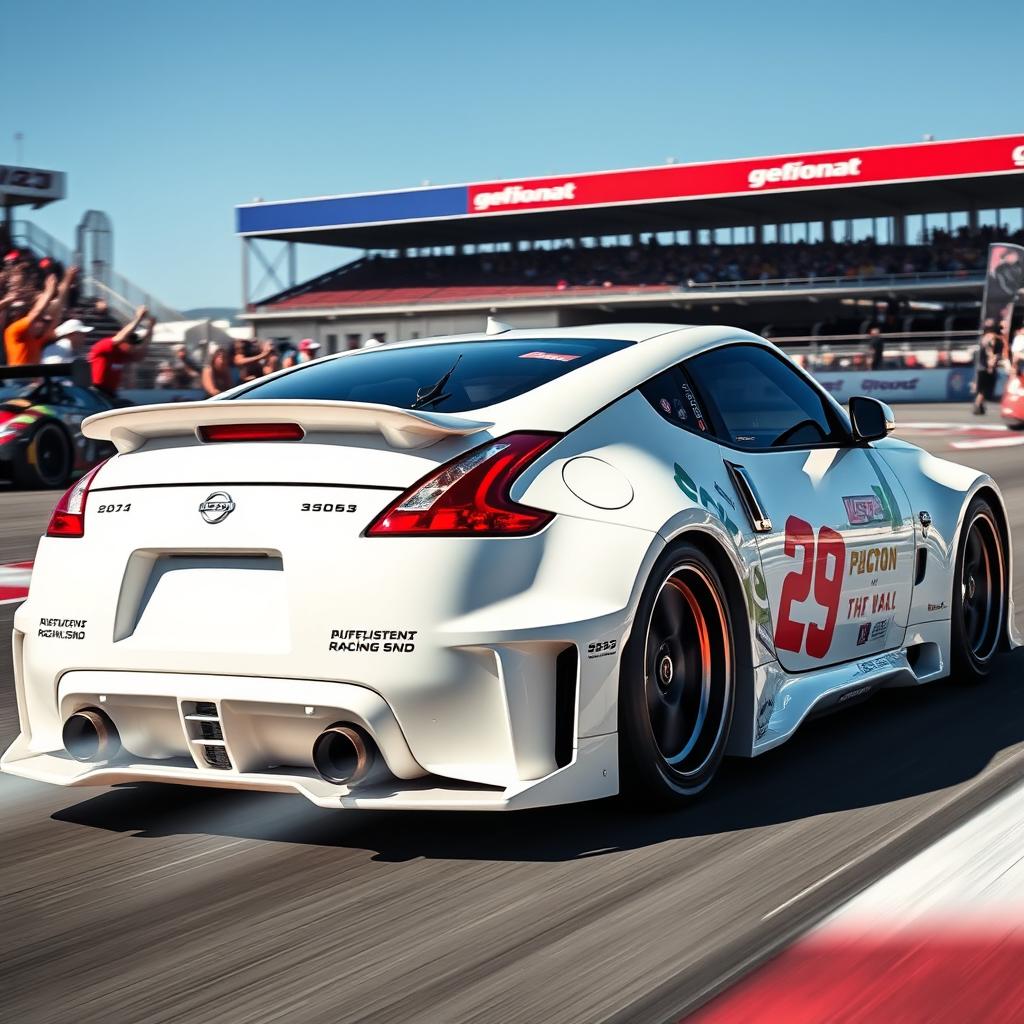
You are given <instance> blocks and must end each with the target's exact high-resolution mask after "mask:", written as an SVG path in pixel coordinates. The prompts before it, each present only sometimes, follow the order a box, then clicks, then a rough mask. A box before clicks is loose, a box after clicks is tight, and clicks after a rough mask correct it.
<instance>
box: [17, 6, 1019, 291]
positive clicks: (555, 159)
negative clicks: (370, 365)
mask: <svg viewBox="0 0 1024 1024" xmlns="http://www.w3.org/2000/svg"><path fill="white" fill-rule="evenodd" d="M2 11H3V18H2V29H0V162H13V160H14V157H15V146H14V142H13V135H14V133H15V132H16V131H21V132H24V134H25V142H24V161H25V163H27V164H29V165H33V166H39V167H49V168H56V169H59V170H66V171H67V172H68V184H69V198H68V200H67V201H65V202H63V203H60V204H56V205H54V206H52V207H50V208H48V209H46V210H42V211H39V212H37V213H35V214H32V215H31V216H32V217H33V218H34V219H35V220H36V221H37V223H39V224H40V225H41V226H42V227H44V228H46V229H47V230H48V231H50V232H51V233H53V234H55V235H57V236H58V237H60V238H62V239H63V240H66V241H68V242H70V241H71V239H72V234H73V228H74V225H75V224H76V223H77V221H78V218H79V217H80V215H81V213H82V211H83V210H86V209H89V208H97V209H101V210H105V211H107V213H109V214H110V216H111V217H112V219H113V222H114V232H115V246H116V253H115V256H116V258H115V262H116V266H117V269H118V270H119V271H120V272H121V273H123V274H125V275H126V276H128V277H130V278H132V279H134V280H135V281H137V282H138V283H139V284H142V285H144V286H146V287H147V288H149V289H151V290H152V291H153V292H154V293H155V294H157V295H159V296H161V297H162V298H164V299H165V300H166V301H168V302H170V303H172V304H175V305H177V306H178V307H179V308H185V307H190V306H197V305H235V304H237V303H238V301H239V291H240V284H239V281H240V273H239V255H238V242H237V240H236V239H235V237H234V236H233V233H232V232H233V207H234V205H235V204H236V203H238V202H247V201H249V200H251V199H252V198H254V197H256V196H259V197H262V198H264V199H286V198H293V197H296V196H303V195H325V194H331V193H336V192H352V191H362V190H372V189H382V188H395V187H402V186H408V185H418V184H421V183H422V182H423V181H424V180H430V181H431V182H433V183H436V184H440V183H447V182H460V181H467V180H474V179H491V178H501V177H514V176H520V175H522V176H534V175H541V174H547V173H563V172H570V171H585V170H603V169H610V168H615V167H630V166H634V167H635V166H641V165H646V164H659V163H663V162H664V161H665V159H666V158H667V157H669V156H672V157H675V158H676V159H677V160H678V161H680V162H683V161H687V160H706V159H716V158H725V157H738V156H756V155H758V154H772V153H781V152H786V151H800V150H804V149H817V148H830V147H846V146H863V145H872V144H876V143H893V142H906V141H917V140H919V139H920V138H921V137H922V135H923V134H924V133H926V132H930V133H932V134H934V135H935V136H936V137H937V138H956V137H963V136H972V135H988V134H998V133H1005V132H1012V131H1016V130H1019V129H1020V128H1021V124H1022V122H1024V117H1022V115H1021V105H1020V80H1019V79H1020V76H1019V74H1017V73H1016V72H1015V71H1014V68H1016V67H1019V61H1020V53H1019V46H1020V40H1021V39H1022V38H1024V34H1022V31H1021V30H1022V29H1024V3H1019V2H1018V3H1008V4H1004V5H1002V6H1001V7H1000V8H999V13H998V16H997V15H996V14H995V12H994V9H992V8H990V7H973V8H972V7H969V6H968V5H966V4H964V3H962V2H946V0H938V2H927V3H926V2H920V0H913V2H911V0H901V2H897V0H888V2H886V3H879V2H875V0H861V2H858V3H856V4H839V3H821V2H818V3H812V2H810V0H807V2H805V3H785V2H774V3H765V2H763V0H761V2H750V3H748V2H745V0H728V2H720V0H719V2H714V3H692V2H681V0H680V2H669V0H662V2H653V0H628V2H604V0H581V2H575V0H574V2H565V3H558V2H554V0H551V2H547V3H542V2H534V0H516V2H514V3H509V2H506V3H501V4H497V3H490V4H488V3H483V2H480V0H476V2H462V0H459V2H444V0H422V2H414V0H409V2H393V0H376V2H366V0H359V2H342V0H337V2H327V0H324V2H309V0H288V2H281V0H277V2H265V0H204V2H201V3H200V2H195V0H175V2H173V3H170V2H168V3H160V2H157V0H132V2H127V0H113V2H97V0H77V2H73V0H47V2H45V3H44V2H39V3H33V2H31V0H21V2H13V3H8V4H4V5H3V7H2ZM994 19H995V20H994ZM1000 68H1002V70H1001V71H1000ZM1004 76H1005V80H1007V81H1009V82H1010V83H1011V85H1010V86H1009V88H1008V89H1007V87H1006V86H1003V87H1000V86H999V82H1000V79H1001V78H1003V77H1004ZM339 262H340V261H339ZM305 267H306V268H308V269H310V270H313V269H314V268H315V269H317V270H319V269H322V265H321V264H319V263H315V262H314V261H312V260H310V261H308V262H307V263H306V264H305ZM302 268H303V264H301V263H300V269H302Z"/></svg>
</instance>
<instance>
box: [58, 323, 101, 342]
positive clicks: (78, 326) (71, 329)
mask: <svg viewBox="0 0 1024 1024" xmlns="http://www.w3.org/2000/svg"><path fill="white" fill-rule="evenodd" d="M91 330H92V328H91V327H86V326H85V324H83V323H82V321H81V320H65V321H64V323H62V324H61V325H60V327H58V328H57V330H55V331H54V332H53V336H54V337H55V338H66V337H67V336H68V335H69V334H88V333H89V332H90V331H91Z"/></svg>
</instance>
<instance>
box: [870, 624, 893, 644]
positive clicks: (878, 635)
mask: <svg viewBox="0 0 1024 1024" xmlns="http://www.w3.org/2000/svg"><path fill="white" fill-rule="evenodd" d="M890 622H892V619H891V618H889V619H879V620H878V621H877V622H874V623H872V625H871V639H872V640H873V641H874V642H876V643H877V642H878V641H879V640H884V639H885V638H886V637H887V636H888V635H889V623H890Z"/></svg>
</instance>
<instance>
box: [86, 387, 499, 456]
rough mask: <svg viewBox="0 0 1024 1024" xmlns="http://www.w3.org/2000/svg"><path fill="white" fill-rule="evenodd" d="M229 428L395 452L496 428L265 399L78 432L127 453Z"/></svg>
mask: <svg viewBox="0 0 1024 1024" xmlns="http://www.w3.org/2000/svg"><path fill="white" fill-rule="evenodd" d="M227 423H232V424H234V423H297V424H298V425H299V426H300V427H302V429H303V430H304V431H305V432H306V433H310V432H312V431H330V432H341V433H348V434H381V435H382V436H383V437H384V439H385V440H386V441H387V442H388V444H390V445H391V446H392V447H393V448H425V447H426V446H427V445H431V444H434V443H435V442H437V441H440V440H441V439H442V438H444V437H452V436H465V435H467V434H475V433H478V432H479V431H481V430H486V429H487V428H488V427H492V426H494V424H493V423H491V422H485V421H483V420H470V419H464V418H463V417H461V416H451V415H448V414H445V413H438V412H425V411H423V410H419V409H417V410H412V409H398V408H395V407H394V406H390V405H367V404H364V403H362V402H322V401H307V400H305V399H276V398H264V399H248V400H247V399H231V400H228V401H223V402H176V403H174V404H168V405H144V406H137V407H135V408H131V409H111V410H110V411H109V412H101V413H97V414H96V415H95V416H90V417H89V418H88V419H87V420H85V421H84V422H83V424H82V433H83V434H85V436H86V437H92V438H95V439H96V440H97V441H110V442H111V443H112V444H113V445H114V446H115V447H116V448H117V450H118V451H119V452H121V453H122V454H125V453H127V452H133V451H135V450H136V449H138V448H141V447H142V446H143V445H144V444H145V443H146V441H148V440H149V439H150V438H155V437H181V438H185V437H195V436H196V430H197V429H198V428H199V427H208V426H216V425H218V424H227Z"/></svg>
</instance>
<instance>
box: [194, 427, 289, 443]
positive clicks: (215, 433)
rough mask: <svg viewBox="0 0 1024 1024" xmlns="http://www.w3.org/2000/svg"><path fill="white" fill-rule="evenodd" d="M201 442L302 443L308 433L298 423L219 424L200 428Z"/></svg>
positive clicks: (198, 430)
mask: <svg viewBox="0 0 1024 1024" xmlns="http://www.w3.org/2000/svg"><path fill="white" fill-rule="evenodd" d="M196 432H197V433H198V434H199V440H200V441H206V442H207V443H210V442H212V441H301V440H302V439H303V438H304V437H305V436H306V432H305V431H304V430H303V429H302V427H300V426H299V425H298V423H217V424H214V425H213V426H206V427H199V428H197V431H196Z"/></svg>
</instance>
